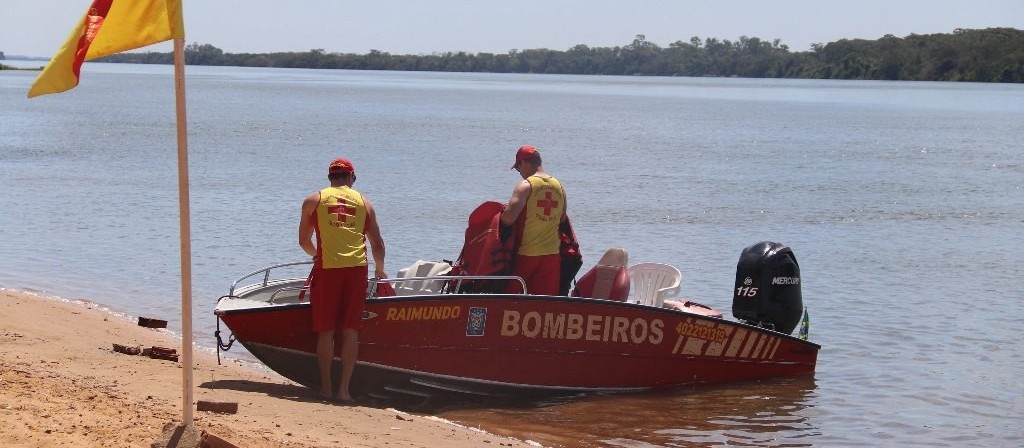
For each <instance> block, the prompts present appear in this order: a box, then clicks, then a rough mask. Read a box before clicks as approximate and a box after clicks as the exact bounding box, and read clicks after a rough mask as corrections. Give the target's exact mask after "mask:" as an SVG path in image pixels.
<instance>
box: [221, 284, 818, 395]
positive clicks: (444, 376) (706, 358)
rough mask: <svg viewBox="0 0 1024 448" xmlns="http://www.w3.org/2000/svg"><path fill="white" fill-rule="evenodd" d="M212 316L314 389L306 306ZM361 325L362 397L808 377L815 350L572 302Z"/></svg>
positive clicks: (613, 306) (731, 325) (492, 299)
mask: <svg viewBox="0 0 1024 448" xmlns="http://www.w3.org/2000/svg"><path fill="white" fill-rule="evenodd" d="M216 313H217V315H218V316H219V318H220V319H222V320H223V321H224V323H225V324H226V325H227V326H228V327H229V328H230V329H231V331H232V332H233V334H234V335H235V337H236V338H237V339H238V341H240V342H241V343H242V344H243V345H244V346H245V347H246V348H247V349H248V350H249V351H250V352H251V353H253V355H254V356H256V357H257V358H259V359H260V360H261V361H262V362H264V363H265V364H266V365H267V366H268V367H270V368H271V369H273V370H275V371H277V372H278V373H280V374H282V375H283V376H285V377H287V378H289V379H291V380H293V381H296V382H298V383H300V384H304V385H307V386H311V387H313V386H316V385H318V384H319V376H318V372H317V368H316V360H315V353H316V334H315V333H313V332H312V331H310V328H311V314H310V307H309V304H308V303H294V304H286V305H272V306H262V307H243V308H235V309H220V308H218V310H217V311H216ZM363 323H364V327H363V329H362V330H361V331H360V335H359V337H360V341H359V365H358V366H357V368H356V373H355V376H354V378H353V386H352V388H353V392H354V393H357V394H360V393H361V394H364V395H367V394H368V395H373V394H388V393H396V391H397V393H406V394H411V395H417V394H428V395H429V394H430V393H433V392H437V391H451V392H460V393H469V394H480V395H492V396H521V395H524V394H529V395H563V394H565V395H567V394H573V393H577V392H585V391H608V392H622V391H639V390H648V389H667V388H675V387H680V386H688V385H695V384H718V383H728V382H737V381H747V380H756V379H760V378H770V377H784V376H801V375H813V373H814V368H815V363H816V360H817V353H818V350H819V348H820V347H819V346H818V345H817V344H814V343H810V342H807V341H804V340H800V339H798V338H794V337H791V336H788V335H784V334H780V333H776V332H772V331H768V330H765V329H761V328H757V327H753V326H749V325H745V324H741V323H737V322H732V321H727V320H723V319H719V318H714V317H708V316H703V315H697V314H691V313H686V312H681V311H678V310H669V309H659V308H653V307H649V306H643V305H636V304H629V303H623V302H616V301H605V300H594V299H580V298H570V297H549V296H522V295H502V294H480V295H473V294H458V295H450V294H439V295H429V296H408V297H389V298H375V299H369V300H367V305H366V312H365V313H364V320H363ZM337 370H338V369H335V371H337Z"/></svg>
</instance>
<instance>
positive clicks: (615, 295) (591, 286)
mask: <svg viewBox="0 0 1024 448" xmlns="http://www.w3.org/2000/svg"><path fill="white" fill-rule="evenodd" d="M628 261H629V254H627V253H626V249H623V248H621V247H613V248H611V249H608V250H607V251H605V253H604V255H603V256H601V259H600V260H598V262H597V265H595V266H594V267H592V268H590V270H589V271H587V273H586V274H583V276H582V277H580V279H579V280H577V281H576V288H575V289H573V291H572V296H573V297H589V298H592V299H605V300H616V301H619V302H624V301H625V300H626V298H627V297H629V268H627V267H626V264H627V263H628Z"/></svg>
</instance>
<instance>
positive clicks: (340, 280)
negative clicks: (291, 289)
mask: <svg viewBox="0 0 1024 448" xmlns="http://www.w3.org/2000/svg"><path fill="white" fill-rule="evenodd" d="M367 273H368V270H367V267H366V266H356V267H351V268H334V269H324V268H321V267H316V268H313V279H312V281H311V282H310V284H309V293H310V294H309V303H310V304H311V305H312V308H313V331H315V332H321V331H332V330H333V331H337V330H339V329H340V330H346V329H352V330H359V329H361V328H362V327H363V309H364V308H365V307H366V285H367V283H368V280H367V278H366V274H367Z"/></svg>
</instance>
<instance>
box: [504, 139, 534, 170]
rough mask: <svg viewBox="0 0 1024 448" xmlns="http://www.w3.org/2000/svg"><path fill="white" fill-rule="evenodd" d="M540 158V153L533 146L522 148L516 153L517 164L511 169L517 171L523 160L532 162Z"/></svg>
mask: <svg viewBox="0 0 1024 448" xmlns="http://www.w3.org/2000/svg"><path fill="white" fill-rule="evenodd" d="M538 156H540V151H537V148H534V147H533V146H530V145H523V146H520V147H519V150H518V151H516V163H513V164H512V168H511V169H513V170H514V169H516V166H517V165H519V162H521V161H523V160H530V159H532V158H534V157H538Z"/></svg>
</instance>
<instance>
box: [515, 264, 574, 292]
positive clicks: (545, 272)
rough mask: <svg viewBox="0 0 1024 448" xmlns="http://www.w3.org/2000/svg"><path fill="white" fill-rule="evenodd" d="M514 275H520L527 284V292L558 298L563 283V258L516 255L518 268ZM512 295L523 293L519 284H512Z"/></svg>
mask: <svg viewBox="0 0 1024 448" xmlns="http://www.w3.org/2000/svg"><path fill="white" fill-rule="evenodd" d="M512 274H513V275H518V276H520V277H522V278H523V281H525V282H526V291H527V292H529V293H530V294H537V295H545V296H557V295H558V289H559V286H561V283H562V256H561V255H559V254H551V255H537V256H530V255H516V268H515V272H513V273H512ZM508 292H509V293H510V294H517V293H520V292H522V288H521V287H520V286H519V282H515V281H513V282H511V284H510V285H509V288H508Z"/></svg>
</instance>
